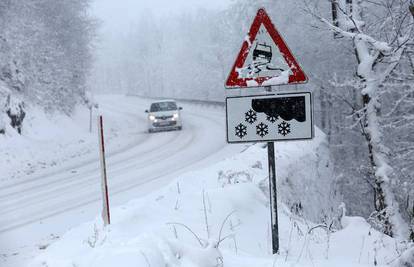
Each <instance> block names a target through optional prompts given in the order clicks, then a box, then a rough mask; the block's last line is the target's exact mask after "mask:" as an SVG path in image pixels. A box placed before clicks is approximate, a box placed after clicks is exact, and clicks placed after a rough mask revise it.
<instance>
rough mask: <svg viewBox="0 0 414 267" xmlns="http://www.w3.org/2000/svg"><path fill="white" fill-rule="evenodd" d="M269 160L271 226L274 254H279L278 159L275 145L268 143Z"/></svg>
mask: <svg viewBox="0 0 414 267" xmlns="http://www.w3.org/2000/svg"><path fill="white" fill-rule="evenodd" d="M267 160H268V162H269V195H270V225H271V228H272V250H273V254H276V253H278V252H279V224H278V218H277V191H276V188H277V187H276V159H275V143H274V142H268V143H267Z"/></svg>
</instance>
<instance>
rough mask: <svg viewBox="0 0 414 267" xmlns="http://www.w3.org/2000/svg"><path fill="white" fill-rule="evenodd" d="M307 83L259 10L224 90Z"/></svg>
mask: <svg viewBox="0 0 414 267" xmlns="http://www.w3.org/2000/svg"><path fill="white" fill-rule="evenodd" d="M306 82H307V77H306V75H305V73H304V72H303V70H302V68H301V67H300V66H299V63H298V62H297V61H296V59H295V57H294V56H293V55H292V53H291V52H290V50H289V48H288V46H287V45H286V43H285V41H284V40H283V38H282V36H281V35H280V34H279V32H278V31H277V30H276V27H275V26H274V25H273V23H272V21H271V20H270V18H269V16H268V15H267V13H266V11H265V10H264V9H263V8H261V9H259V11H258V12H257V15H256V18H255V19H254V21H253V24H252V26H251V28H250V31H249V33H248V35H247V37H246V39H245V41H244V42H243V45H242V48H241V50H240V53H239V55H238V57H237V59H236V62H235V63H234V66H233V68H232V70H231V72H230V75H229V77H228V79H227V82H226V87H227V88H229V89H232V88H245V87H262V86H272V85H282V84H297V83H306Z"/></svg>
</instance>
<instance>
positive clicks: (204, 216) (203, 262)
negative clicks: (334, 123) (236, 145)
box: [30, 131, 397, 267]
mask: <svg viewBox="0 0 414 267" xmlns="http://www.w3.org/2000/svg"><path fill="white" fill-rule="evenodd" d="M277 148H278V149H277V155H278V157H277V159H278V160H277V166H278V177H279V182H278V183H279V184H278V185H279V192H278V195H279V196H280V197H281V199H283V200H284V202H285V203H286V204H284V205H281V204H280V205H279V217H280V221H279V226H280V239H281V240H280V243H281V249H280V255H278V256H272V255H271V240H270V239H269V236H270V235H269V207H268V202H269V201H268V192H267V165H266V162H267V161H266V149H264V148H263V147H262V146H261V145H255V146H252V147H250V148H248V149H247V150H246V151H244V152H243V153H241V154H239V155H237V156H235V157H233V158H229V159H227V160H225V161H223V162H220V163H218V164H215V165H213V166H211V167H209V168H206V169H203V170H199V171H195V172H191V173H187V174H186V175H183V176H182V177H179V178H178V179H177V180H176V181H175V182H173V183H171V184H170V185H169V186H168V187H166V188H162V189H160V190H159V191H158V192H156V193H153V194H151V195H149V196H148V197H145V198H141V199H136V200H134V201H131V202H129V203H127V204H126V205H124V206H121V207H117V208H113V209H112V214H111V215H112V216H111V218H112V224H111V225H110V227H107V228H103V227H102V223H101V220H100V219H99V218H97V219H96V220H95V221H94V222H89V223H85V224H84V225H81V226H79V227H78V228H76V229H73V230H71V231H69V232H68V233H67V234H65V235H64V236H63V237H62V238H61V239H60V240H58V241H56V242H55V243H53V244H51V245H50V246H49V247H48V248H47V249H46V250H45V252H44V253H43V254H42V255H40V256H39V257H37V258H36V259H35V260H34V261H33V262H32V263H31V265H30V266H31V267H45V266H47V267H66V266H67V267H73V266H77V267H95V266H96V267H98V266H99V267H112V266H123V267H129V266H131V267H132V266H151V267H166V266H171V267H173V266H187V267H196V266H197V267H220V266H226V267H233V266H234V267H244V266H246V267H247V266H249V267H251V266H255V267H260V266H269V267H270V266H330V267H331V266H347V267H349V266H367V265H369V266H371V265H373V264H374V262H375V263H377V264H378V265H385V264H387V263H389V262H391V261H392V260H395V259H396V258H397V255H396V254H397V249H396V244H395V241H394V240H393V239H391V238H389V237H387V236H384V235H382V234H380V233H378V232H376V231H375V230H373V229H372V228H371V227H370V226H369V225H368V224H367V223H366V222H365V221H364V220H363V219H362V218H352V217H343V218H342V222H343V227H344V228H343V229H342V230H340V231H337V232H333V233H332V232H330V231H327V230H326V228H325V226H327V224H323V223H322V224H314V223H311V222H310V221H309V220H308V219H305V218H306V214H308V215H309V216H310V217H314V218H317V217H318V216H315V215H313V214H314V213H315V214H325V215H326V216H333V213H329V211H331V210H333V208H334V204H335V203H336V201H337V200H336V196H335V195H333V194H331V192H330V188H332V186H331V184H332V182H333V181H331V180H330V177H329V176H327V175H328V174H329V173H330V167H329V161H328V156H327V151H326V144H325V141H324V136H323V134H322V133H321V132H320V131H318V132H317V138H316V139H315V140H314V141H312V142H311V141H306V142H295V143H285V144H280V145H277ZM138 197H139V196H137V198H138ZM298 201H300V203H301V205H299V204H297V203H298ZM279 203H280V202H279ZM292 203H296V204H297V205H293V207H294V209H291V207H290V206H291V204H292ZM300 207H301V208H300ZM291 210H292V211H294V212H291ZM301 211H303V213H304V214H305V217H302V216H300V215H301V214H300V213H301ZM325 219H326V217H325Z"/></svg>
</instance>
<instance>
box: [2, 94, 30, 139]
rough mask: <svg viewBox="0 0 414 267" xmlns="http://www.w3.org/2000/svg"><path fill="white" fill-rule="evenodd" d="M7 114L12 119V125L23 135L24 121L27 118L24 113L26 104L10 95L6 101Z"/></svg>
mask: <svg viewBox="0 0 414 267" xmlns="http://www.w3.org/2000/svg"><path fill="white" fill-rule="evenodd" d="M5 110H6V114H7V116H8V117H9V119H10V125H11V127H13V128H14V129H16V131H17V132H18V133H19V134H21V133H22V128H23V120H24V118H25V117H26V112H25V111H24V102H23V101H21V100H19V99H17V98H16V97H12V96H11V95H9V96H8V97H7V101H6V107H5Z"/></svg>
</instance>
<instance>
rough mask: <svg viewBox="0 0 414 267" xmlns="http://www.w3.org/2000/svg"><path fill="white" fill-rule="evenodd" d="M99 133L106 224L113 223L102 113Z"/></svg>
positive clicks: (99, 119)
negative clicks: (110, 211) (110, 209)
mask: <svg viewBox="0 0 414 267" xmlns="http://www.w3.org/2000/svg"><path fill="white" fill-rule="evenodd" d="M98 135H99V154H100V159H101V176H102V183H101V185H102V201H103V209H102V219H103V221H104V225H105V226H107V225H108V224H111V216H110V213H109V193H108V179H107V175H106V162H105V141H104V133H103V119H102V115H100V116H99V117H98Z"/></svg>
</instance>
